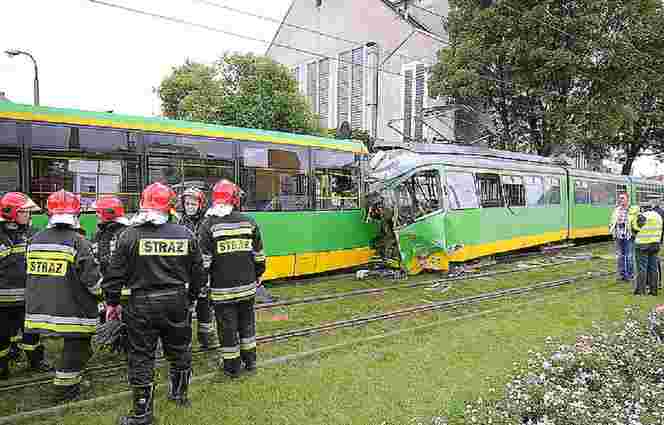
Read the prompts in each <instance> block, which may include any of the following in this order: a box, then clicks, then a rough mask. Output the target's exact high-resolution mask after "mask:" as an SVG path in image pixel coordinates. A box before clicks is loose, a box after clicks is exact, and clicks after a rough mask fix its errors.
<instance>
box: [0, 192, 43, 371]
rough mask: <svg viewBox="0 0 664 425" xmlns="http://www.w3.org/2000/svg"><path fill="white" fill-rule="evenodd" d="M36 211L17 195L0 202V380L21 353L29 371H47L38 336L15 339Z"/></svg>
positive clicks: (20, 321)
mask: <svg viewBox="0 0 664 425" xmlns="http://www.w3.org/2000/svg"><path fill="white" fill-rule="evenodd" d="M37 210H39V207H37V204H35V203H34V202H33V201H32V199H30V198H29V197H28V196H26V195H25V194H23V193H20V192H9V193H6V194H5V195H4V196H3V197H2V198H1V199H0V323H2V326H0V379H7V378H8V377H9V359H10V357H16V356H18V354H19V353H20V350H21V349H22V350H23V351H24V352H25V354H26V356H27V358H28V365H29V367H30V368H31V369H33V370H38V371H42V372H46V371H49V370H50V366H49V365H48V363H46V361H45V360H44V347H43V346H42V345H41V344H40V343H39V335H38V334H30V333H26V332H23V335H22V338H21V339H20V340H19V339H18V332H19V330H21V331H23V322H24V320H25V280H26V273H25V251H26V248H27V243H28V240H29V239H30V238H31V237H32V236H33V235H34V233H35V232H34V230H33V229H32V227H31V226H30V212H31V211H37ZM12 351H14V355H13V356H12V355H11V354H10V353H11V352H12Z"/></svg>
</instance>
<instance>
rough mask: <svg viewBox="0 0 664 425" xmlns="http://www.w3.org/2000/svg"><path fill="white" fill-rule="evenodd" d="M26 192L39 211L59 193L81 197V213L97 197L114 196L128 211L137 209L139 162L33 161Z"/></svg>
mask: <svg viewBox="0 0 664 425" xmlns="http://www.w3.org/2000/svg"><path fill="white" fill-rule="evenodd" d="M31 174H32V181H31V184H30V192H31V193H32V196H33V199H34V200H35V202H37V203H38V204H39V206H40V207H42V208H45V207H46V199H47V198H48V196H49V195H50V194H51V193H53V192H55V191H58V190H60V189H64V190H67V191H70V192H74V193H78V194H80V195H81V209H82V210H83V211H85V210H86V209H87V208H89V206H90V204H92V202H94V200H95V199H97V198H98V197H99V196H101V195H104V194H108V195H116V196H118V197H119V198H120V199H122V200H123V202H124V203H125V207H126V209H127V210H128V211H135V210H136V209H137V208H138V201H139V198H140V193H139V192H140V177H139V176H140V174H139V162H138V160H137V159H135V160H90V159H55V158H47V157H33V159H32V173H31Z"/></svg>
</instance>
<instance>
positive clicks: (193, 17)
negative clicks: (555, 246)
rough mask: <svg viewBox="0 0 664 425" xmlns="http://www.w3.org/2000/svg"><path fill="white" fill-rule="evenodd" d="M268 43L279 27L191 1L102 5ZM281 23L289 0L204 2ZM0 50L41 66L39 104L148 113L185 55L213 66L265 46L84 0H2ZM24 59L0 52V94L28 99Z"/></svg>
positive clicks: (125, 0)
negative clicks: (226, 56) (219, 60)
mask: <svg viewBox="0 0 664 425" xmlns="http://www.w3.org/2000/svg"><path fill="white" fill-rule="evenodd" d="M104 1H105V2H108V3H115V4H119V5H123V6H128V7H131V8H134V9H141V10H144V11H149V12H152V13H157V14H160V15H167V16H172V17H178V18H180V19H184V20H188V21H191V22H195V23H199V24H203V25H208V26H211V27H215V28H219V29H223V30H226V31H231V32H235V33H240V34H244V35H247V36H251V37H254V38H259V39H263V40H267V41H270V40H272V37H273V36H274V33H275V32H276V29H277V27H278V24H276V23H272V22H266V21H263V20H259V19H256V18H252V17H248V16H243V15H239V14H237V13H232V12H229V11H227V10H222V9H218V8H214V7H211V6H207V5H204V4H201V3H198V2H197V1H196V0H104ZM210 1H212V2H216V3H219V4H223V5H227V6H230V7H233V8H236V9H241V10H246V11H249V12H253V13H257V14H260V15H266V16H270V17H273V18H275V19H278V20H281V19H282V18H283V16H284V15H285V13H286V11H287V10H288V6H289V5H290V2H291V0H210ZM0 16H1V19H2V22H1V23H0V52H4V51H5V50H7V49H21V50H26V51H29V52H30V53H32V55H33V56H34V57H35V58H36V60H37V65H38V68H39V82H40V84H39V91H40V104H41V105H46V106H59V107H70V108H76V109H86V110H94V111H106V110H113V111H115V112H116V113H126V114H131V115H142V116H150V115H153V114H158V112H159V109H158V108H159V104H158V99H157V96H156V95H155V94H153V92H152V88H153V87H156V86H158V85H159V84H160V82H161V80H162V79H163V78H164V77H165V76H167V75H168V74H169V73H170V71H171V69H172V67H174V66H177V65H180V64H182V63H184V61H185V59H187V58H190V59H192V60H195V61H202V62H208V63H209V62H212V61H214V60H215V59H216V58H218V57H219V56H220V55H221V54H222V53H224V52H225V51H239V52H254V53H258V54H264V53H265V51H266V50H267V44H266V43H259V42H255V41H247V40H243V39H240V38H237V37H232V36H228V35H225V34H220V33H218V32H213V31H208V30H205V29H201V28H193V27H191V26H187V25H182V24H178V23H171V22H167V21H165V20H159V19H156V18H152V17H149V16H141V15H137V14H135V13H131V12H127V11H123V10H118V9H114V8H110V7H107V6H102V5H99V4H95V3H92V2H90V1H88V0H57V1H44V0H4V1H2V14H1V15H0ZM33 78H34V77H33V66H32V63H31V61H30V59H29V58H27V57H25V56H17V57H14V58H9V57H7V55H5V54H4V53H0V91H4V92H5V93H6V96H7V97H8V98H9V100H11V101H13V102H17V103H27V104H31V103H32V102H33Z"/></svg>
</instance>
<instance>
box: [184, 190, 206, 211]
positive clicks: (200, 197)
mask: <svg viewBox="0 0 664 425" xmlns="http://www.w3.org/2000/svg"><path fill="white" fill-rule="evenodd" d="M188 196H190V197H192V198H194V199H195V200H196V202H197V203H198V209H199V210H200V209H201V208H203V207H204V206H205V193H203V191H202V190H200V189H197V188H195V187H190V188H189V189H187V190H185V191H184V193H183V194H182V199H183V200H184V198H186V197H188Z"/></svg>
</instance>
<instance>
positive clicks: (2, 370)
mask: <svg viewBox="0 0 664 425" xmlns="http://www.w3.org/2000/svg"><path fill="white" fill-rule="evenodd" d="M5 379H9V357H7V356H5V357H3V358H1V359H0V380H5Z"/></svg>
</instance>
